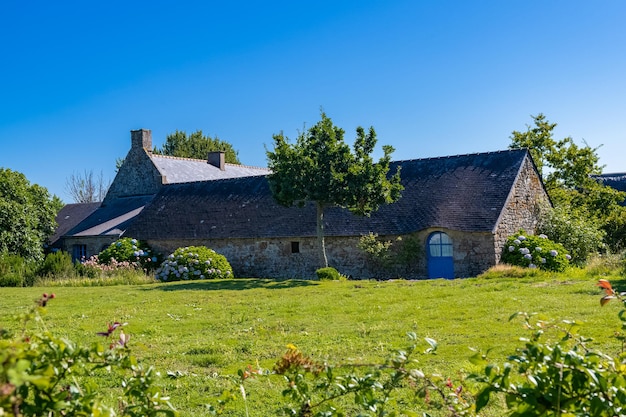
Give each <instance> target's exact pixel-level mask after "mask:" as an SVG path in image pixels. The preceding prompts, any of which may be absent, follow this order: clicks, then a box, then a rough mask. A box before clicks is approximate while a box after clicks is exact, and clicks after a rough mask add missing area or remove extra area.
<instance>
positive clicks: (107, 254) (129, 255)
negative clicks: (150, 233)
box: [98, 237, 159, 270]
mask: <svg viewBox="0 0 626 417" xmlns="http://www.w3.org/2000/svg"><path fill="white" fill-rule="evenodd" d="M98 262H99V263H101V264H105V265H110V264H111V263H114V262H117V263H123V262H128V263H131V264H135V265H136V266H137V267H140V268H143V269H147V270H154V269H155V268H156V267H157V266H158V265H159V259H158V256H157V255H156V254H154V253H153V251H152V250H151V249H150V247H149V246H148V245H147V244H146V243H144V242H141V241H139V240H137V239H133V238H130V237H123V238H121V239H118V240H116V241H115V242H113V243H111V245H109V247H108V248H106V249H105V250H103V251H102V252H100V253H99V254H98Z"/></svg>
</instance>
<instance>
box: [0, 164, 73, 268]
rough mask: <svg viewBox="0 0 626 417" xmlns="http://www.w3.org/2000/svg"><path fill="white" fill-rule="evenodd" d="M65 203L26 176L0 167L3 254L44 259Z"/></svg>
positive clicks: (0, 220)
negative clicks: (45, 246)
mask: <svg viewBox="0 0 626 417" xmlns="http://www.w3.org/2000/svg"><path fill="white" fill-rule="evenodd" d="M61 206H62V203H61V201H60V200H59V199H58V197H56V196H54V197H51V196H50V193H48V190H46V189H45V188H44V187H41V186H39V185H37V184H32V185H31V184H30V182H29V181H28V180H27V179H26V177H25V176H24V174H22V173H19V172H15V171H11V170H10V169H4V168H0V252H8V253H10V254H14V255H19V256H22V257H23V258H25V259H27V260H40V259H41V258H42V257H43V245H44V243H45V242H46V240H47V239H48V237H49V236H51V235H52V233H54V230H55V228H56V226H57V224H56V221H55V217H56V214H57V212H58V210H59V209H60V208H61Z"/></svg>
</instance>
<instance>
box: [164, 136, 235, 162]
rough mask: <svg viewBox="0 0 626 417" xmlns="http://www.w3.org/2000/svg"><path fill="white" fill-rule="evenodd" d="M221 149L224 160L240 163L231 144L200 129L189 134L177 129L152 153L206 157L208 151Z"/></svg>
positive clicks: (196, 157) (182, 156)
mask: <svg viewBox="0 0 626 417" xmlns="http://www.w3.org/2000/svg"><path fill="white" fill-rule="evenodd" d="M216 151H223V152H224V153H225V154H224V157H225V161H226V162H227V163H230V164H240V163H241V162H239V157H238V152H237V151H235V149H234V148H233V146H232V145H231V144H230V143H228V142H226V141H223V140H220V139H219V138H217V136H216V137H214V138H212V137H210V136H205V135H204V134H203V133H202V130H198V131H195V132H193V133H192V134H191V135H187V133H185V132H183V131H179V130H177V131H176V132H174V133H170V134H169V135H167V138H166V139H165V143H164V144H163V147H162V148H157V147H156V146H155V147H154V150H153V153H155V154H159V155H169V156H177V157H180V158H194V159H206V158H207V155H208V153H209V152H216Z"/></svg>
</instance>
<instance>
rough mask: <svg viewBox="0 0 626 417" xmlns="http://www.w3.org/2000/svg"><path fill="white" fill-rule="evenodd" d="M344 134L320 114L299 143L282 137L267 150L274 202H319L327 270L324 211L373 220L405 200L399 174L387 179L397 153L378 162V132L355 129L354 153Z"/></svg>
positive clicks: (322, 253) (387, 154)
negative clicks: (343, 210)
mask: <svg viewBox="0 0 626 417" xmlns="http://www.w3.org/2000/svg"><path fill="white" fill-rule="evenodd" d="M343 137H344V130H343V129H341V128H339V127H336V126H335V125H334V124H333V122H332V120H331V119H330V118H329V117H327V116H326V114H325V113H324V112H322V113H321V120H320V121H319V122H318V123H317V124H316V125H315V126H313V127H311V128H310V129H308V130H307V131H306V132H302V133H301V134H300V135H299V136H298V138H297V140H296V142H295V143H294V144H291V143H289V139H288V138H287V137H285V136H284V135H283V134H282V133H280V134H277V135H274V136H273V139H274V149H273V150H272V151H267V158H268V165H269V168H270V170H271V172H272V173H271V174H270V175H269V176H268V180H269V184H270V188H271V190H272V194H273V196H274V198H275V200H276V201H277V202H278V203H279V204H281V205H284V206H287V207H290V206H293V205H297V206H300V207H302V206H304V204H306V203H307V202H313V203H315V206H316V208H317V236H318V241H319V247H320V259H321V263H322V265H323V266H328V260H327V258H326V249H325V244H324V210H325V209H326V208H328V207H332V206H339V207H343V208H346V209H348V210H350V211H351V212H352V213H354V214H357V215H366V216H367V215H369V214H370V213H371V212H373V211H375V210H378V208H379V207H380V205H382V204H386V203H392V202H394V201H396V200H398V198H400V193H401V191H402V189H403V187H402V185H401V184H400V172H399V170H398V171H397V172H395V173H394V174H393V175H392V176H390V177H388V176H387V173H388V171H389V163H390V160H391V154H392V152H393V150H394V149H393V148H392V147H391V146H389V145H385V146H383V147H382V149H383V153H384V155H383V156H382V157H381V158H380V160H379V161H378V162H374V161H373V159H372V156H371V153H372V152H373V151H374V147H375V146H376V132H375V131H374V128H373V127H370V128H369V131H368V132H367V133H366V132H365V130H364V129H363V128H362V127H357V129H356V139H355V141H354V145H353V150H351V149H350V146H349V145H347V144H346V143H345V142H344V138H343Z"/></svg>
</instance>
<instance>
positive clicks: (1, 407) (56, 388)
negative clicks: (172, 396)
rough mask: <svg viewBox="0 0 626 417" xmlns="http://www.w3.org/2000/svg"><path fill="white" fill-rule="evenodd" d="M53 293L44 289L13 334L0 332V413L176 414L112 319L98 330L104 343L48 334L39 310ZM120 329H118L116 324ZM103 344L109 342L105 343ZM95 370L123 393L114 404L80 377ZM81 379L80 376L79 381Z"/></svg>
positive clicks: (34, 416) (27, 415)
mask: <svg viewBox="0 0 626 417" xmlns="http://www.w3.org/2000/svg"><path fill="white" fill-rule="evenodd" d="M54 298H55V296H54V294H47V293H46V294H43V296H42V297H41V298H40V299H39V300H37V304H36V306H35V308H33V309H32V310H31V311H30V312H28V313H26V314H25V315H24V316H23V317H22V320H23V326H24V327H23V329H22V331H21V332H20V334H19V335H16V336H12V335H9V334H8V332H6V331H1V332H0V415H2V416H4V415H7V416H8V415H12V416H15V417H18V416H19V417H39V416H102V417H113V416H116V415H121V416H128V417H138V416H157V415H161V416H170V417H173V416H176V415H177V412H176V411H175V410H174V409H173V407H172V406H171V405H170V404H169V401H168V398H166V397H162V396H161V394H160V392H159V391H158V389H157V388H156V387H155V385H154V383H155V377H156V372H155V371H154V369H153V368H152V367H148V368H146V367H144V366H143V365H142V364H140V363H139V362H138V361H137V359H136V358H135V357H134V356H133V355H132V354H131V350H130V347H129V340H130V337H129V336H128V335H125V334H124V333H123V332H122V331H121V327H122V326H123V324H121V323H118V322H115V323H112V324H109V325H108V328H107V329H106V330H105V331H103V332H100V333H98V335H100V336H103V337H104V338H106V341H105V342H104V343H94V344H92V345H91V346H90V347H83V346H79V345H77V344H76V343H74V342H73V341H71V340H67V339H64V338H61V337H57V336H55V335H53V334H52V333H51V332H49V331H47V330H46V329H45V327H43V328H40V329H34V330H33V329H30V328H29V325H30V324H31V322H35V323H38V324H39V325H42V321H41V317H40V313H41V312H42V311H43V308H44V307H46V305H47V304H48V303H50V301H51V300H52V299H54ZM118 328H119V329H120V330H119V331H117V329H118ZM107 346H108V347H107ZM95 372H111V373H112V374H114V375H115V376H114V377H113V378H112V379H111V380H112V381H115V380H117V381H119V382H120V388H121V390H122V392H123V394H122V395H121V396H120V397H119V398H118V400H117V404H115V407H113V406H107V405H105V404H104V401H103V399H104V396H103V393H102V391H101V389H100V388H99V387H98V386H95V385H94V384H91V383H88V382H85V379H83V378H84V377H89V376H90V375H92V374H93V373H95ZM81 381H82V382H81Z"/></svg>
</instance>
